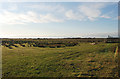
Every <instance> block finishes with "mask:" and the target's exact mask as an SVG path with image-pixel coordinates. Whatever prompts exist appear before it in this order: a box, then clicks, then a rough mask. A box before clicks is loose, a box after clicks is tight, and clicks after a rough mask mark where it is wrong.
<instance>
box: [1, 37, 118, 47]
mask: <svg viewBox="0 0 120 79" xmlns="http://www.w3.org/2000/svg"><path fill="white" fill-rule="evenodd" d="M79 42H89V43H92V42H95V43H98V42H105V43H118V42H119V39H118V38H64V39H40V38H38V39H2V45H3V46H5V47H8V48H10V49H12V47H11V46H14V47H18V46H17V45H16V44H19V45H20V46H22V47H42V48H46V47H49V48H60V47H67V46H76V45H77V44H78V43H79Z"/></svg>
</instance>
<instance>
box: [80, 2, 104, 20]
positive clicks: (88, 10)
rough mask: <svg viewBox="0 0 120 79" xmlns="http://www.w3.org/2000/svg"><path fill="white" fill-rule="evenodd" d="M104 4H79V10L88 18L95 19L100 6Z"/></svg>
mask: <svg viewBox="0 0 120 79" xmlns="http://www.w3.org/2000/svg"><path fill="white" fill-rule="evenodd" d="M104 6H105V5H104V4H103V3H100V4H99V3H97V4H88V5H81V6H79V11H80V12H81V13H82V14H83V15H84V16H86V17H87V18H88V19H89V20H95V19H96V18H98V17H100V15H101V10H100V9H101V8H103V7H104Z"/></svg>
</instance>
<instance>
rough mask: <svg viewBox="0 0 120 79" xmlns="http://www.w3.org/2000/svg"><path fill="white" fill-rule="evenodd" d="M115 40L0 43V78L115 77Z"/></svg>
mask: <svg viewBox="0 0 120 79" xmlns="http://www.w3.org/2000/svg"><path fill="white" fill-rule="evenodd" d="M117 45H118V44H117V43H97V44H95V45H92V44H90V43H78V44H77V45H76V46H70V47H61V48H49V47H46V48H41V47H22V46H20V45H19V44H16V47H15V46H12V49H10V48H8V47H5V46H2V67H3V71H2V73H3V74H2V75H3V77H91V76H92V77H117V76H118V68H117V67H118V63H117V61H116V58H117V57H116V58H115V56H114V55H115V52H116V51H117V50H118V48H117Z"/></svg>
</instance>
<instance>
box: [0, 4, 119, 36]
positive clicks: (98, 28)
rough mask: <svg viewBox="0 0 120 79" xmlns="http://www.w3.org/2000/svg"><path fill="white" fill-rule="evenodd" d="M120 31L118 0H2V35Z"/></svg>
mask: <svg viewBox="0 0 120 79" xmlns="http://www.w3.org/2000/svg"><path fill="white" fill-rule="evenodd" d="M108 35H110V36H117V35H118V3H117V2H2V3H0V38H14V37H15V38H22V37H23V38H40V37H45V38H47V37H83V38H84V37H96V38H104V37H107V36H108Z"/></svg>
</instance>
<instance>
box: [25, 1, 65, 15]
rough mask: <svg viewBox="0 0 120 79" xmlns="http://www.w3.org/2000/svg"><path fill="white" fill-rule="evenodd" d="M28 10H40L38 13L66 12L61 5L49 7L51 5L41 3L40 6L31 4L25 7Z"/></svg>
mask: <svg viewBox="0 0 120 79" xmlns="http://www.w3.org/2000/svg"><path fill="white" fill-rule="evenodd" d="M25 7H27V8H30V9H34V10H38V11H47V12H54V13H56V12H64V11H65V8H64V6H61V5H49V4H44V3H40V4H37V5H36V4H30V5H27V6H25Z"/></svg>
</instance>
